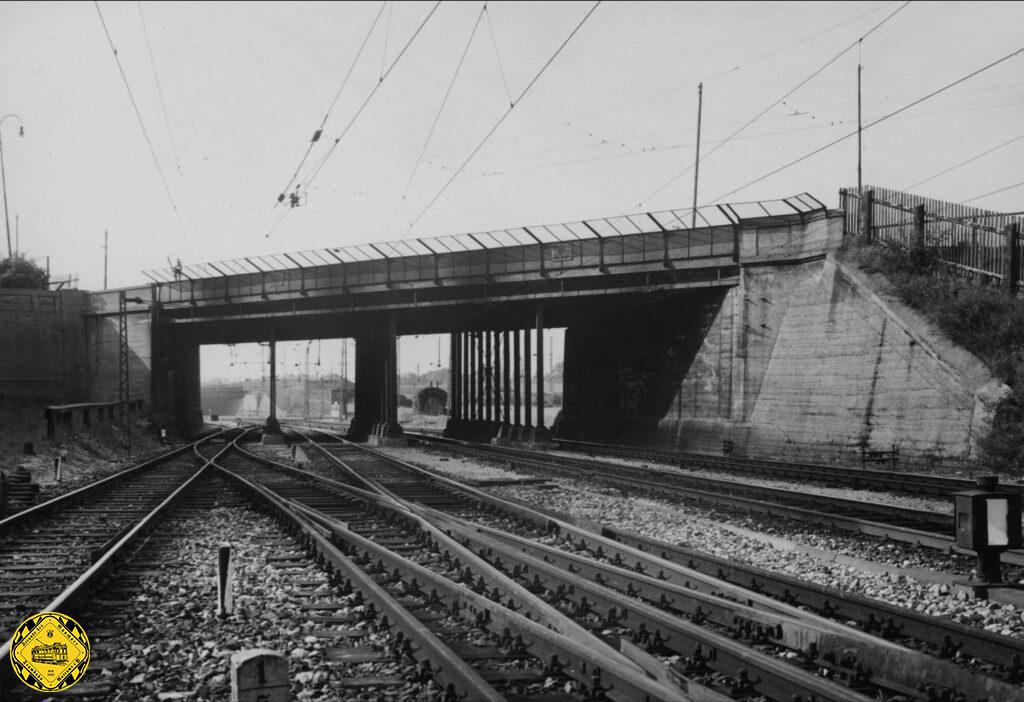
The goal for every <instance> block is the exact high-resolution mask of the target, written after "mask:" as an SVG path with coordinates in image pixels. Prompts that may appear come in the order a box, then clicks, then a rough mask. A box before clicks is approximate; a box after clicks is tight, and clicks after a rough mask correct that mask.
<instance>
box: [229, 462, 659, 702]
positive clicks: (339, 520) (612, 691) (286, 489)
mask: <svg viewBox="0 0 1024 702" xmlns="http://www.w3.org/2000/svg"><path fill="white" fill-rule="evenodd" d="M218 465H221V466H223V467H224V468H225V469H226V470H227V471H229V472H230V473H231V474H232V475H234V476H235V477H236V479H238V480H239V481H240V482H242V484H244V485H246V486H247V487H248V488H249V489H250V490H252V491H254V492H256V493H258V494H260V495H261V496H262V497H263V498H264V499H266V500H269V501H271V502H275V503H277V504H279V505H280V506H282V507H283V508H284V509H290V510H291V511H292V512H293V514H294V513H296V512H298V513H299V514H301V515H303V516H304V517H305V518H308V519H310V520H312V521H315V522H316V523H317V524H318V525H319V526H320V528H321V529H322V530H324V532H323V534H322V536H329V537H330V541H331V542H333V543H334V544H335V545H337V546H340V552H339V553H340V555H342V556H343V557H345V558H347V559H348V560H349V561H350V562H352V563H355V564H356V565H359V566H361V567H362V568H363V570H364V576H363V578H362V579H363V581H364V582H365V583H367V584H368V583H373V582H375V581H376V582H378V583H380V584H381V586H386V587H388V588H390V589H391V590H393V591H396V592H399V593H401V598H400V599H399V600H398V606H395V605H384V604H382V608H384V609H385V610H386V612H387V613H388V616H389V618H390V621H392V622H399V623H400V624H399V625H400V626H402V627H403V628H404V629H406V630H408V631H410V632H413V633H414V634H415V635H416V636H418V637H419V638H420V639H422V640H418V641H417V642H416V645H417V646H419V647H420V648H423V649H426V648H427V646H426V643H425V641H432V640H435V639H436V640H437V641H436V643H433V644H432V647H433V648H434V649H435V650H436V651H437V653H436V654H435V655H434V656H432V657H430V658H428V660H430V663H431V665H430V666H429V667H430V669H432V670H437V671H439V674H443V675H450V674H451V672H452V671H453V670H459V669H466V670H468V671H470V672H472V671H479V672H475V673H474V674H475V675H476V676H477V677H480V678H481V679H484V680H486V681H493V682H494V683H495V684H497V685H499V689H498V691H497V692H496V693H492V694H496V695H497V696H496V697H494V696H489V697H486V698H483V697H474V699H509V700H524V701H525V700H527V699H533V698H534V697H533V696H530V695H528V696H523V695H521V694H520V692H518V688H521V687H523V686H529V685H534V686H538V685H540V686H543V685H549V686H551V685H553V686H554V687H555V688H556V689H561V690H563V696H562V697H555V698H552V699H565V700H584V699H591V698H592V699H606V698H607V699H611V700H623V701H625V700H652V701H653V700H671V699H677V698H678V697H679V695H678V691H676V690H673V689H670V688H668V687H666V686H665V685H664V684H662V683H660V682H658V681H655V680H651V679H650V678H649V677H648V676H647V675H646V674H645V672H644V671H643V669H641V668H640V667H639V666H638V665H636V664H635V663H633V662H632V661H630V660H629V659H627V658H625V657H623V656H621V655H620V654H618V653H617V652H616V651H614V650H612V649H608V650H600V649H598V650H594V649H588V648H587V647H586V646H584V645H582V644H580V643H579V642H578V641H577V640H576V638H574V637H573V636H571V635H570V634H571V633H578V632H576V629H575V627H574V625H573V624H572V622H571V620H569V619H568V618H567V617H565V616H564V615H560V614H558V613H557V612H556V611H554V610H553V609H552V608H551V607H549V606H547V605H545V604H544V603H543V602H541V601H540V600H538V599H537V598H535V597H533V596H532V595H530V593H529V592H528V591H527V590H526V589H525V588H523V587H522V586H519V585H516V584H514V583H510V582H509V581H508V579H507V578H506V577H505V576H503V575H502V574H501V573H500V572H498V571H496V570H495V569H493V568H490V567H487V566H486V565H484V564H482V563H481V562H480V559H479V558H478V557H477V556H476V555H474V554H473V553H472V552H470V551H467V550H466V549H465V548H464V547H462V546H461V545H460V544H458V543H457V542H456V541H455V540H453V539H451V538H450V537H448V536H447V535H445V534H444V533H443V532H441V531H440V530H438V529H436V528H433V527H430V526H429V525H428V524H426V523H425V522H423V521H420V520H415V519H412V520H410V519H409V516H410V515H409V514H408V512H407V511H405V510H404V509H402V508H401V507H400V506H399V505H396V504H395V503H394V502H393V501H392V500H390V499H388V498H382V497H380V496H377V495H374V494H372V493H369V492H366V491H359V490H358V489H357V488H353V487H352V486H351V485H347V484H345V483H341V482H336V481H335V482H329V481H324V480H322V479H316V478H315V477H314V476H312V475H310V474H303V473H302V472H301V471H296V470H294V469H288V468H286V467H283V466H273V465H272V464H271V465H269V466H268V462H267V461H265V460H260V459H259V458H257V457H255V456H252V455H250V454H247V453H244V452H243V451H241V450H239V451H238V452H237V453H234V454H230V455H228V456H225V457H222V458H220V459H218ZM328 543H330V542H328ZM369 596H370V597H375V595H369ZM503 602H511V603H512V608H508V607H502V606H501V603H503ZM496 603H497V606H496ZM542 621H543V622H545V624H541V623H540V622H542ZM416 622H418V623H416ZM467 625H468V626H469V627H470V629H469V630H467V629H466V626H467ZM474 631H477V632H479V633H478V634H477V635H474ZM567 632H568V633H567ZM481 636H484V637H485V638H486V640H487V641H489V642H491V644H490V645H489V646H468V647H467V646H466V644H465V641H466V640H467V638H468V639H470V640H472V639H474V638H477V639H479V638H480V637H481ZM467 659H468V660H470V661H472V662H473V666H469V663H468V662H467ZM466 675H469V673H468V672H467V673H466ZM549 679H550V681H551V682H549ZM509 688H511V689H509Z"/></svg>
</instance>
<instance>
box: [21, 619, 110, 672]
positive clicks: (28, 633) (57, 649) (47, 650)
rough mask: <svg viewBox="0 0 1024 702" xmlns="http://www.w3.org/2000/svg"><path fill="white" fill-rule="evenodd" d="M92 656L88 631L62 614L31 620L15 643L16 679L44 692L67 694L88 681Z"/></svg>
mask: <svg viewBox="0 0 1024 702" xmlns="http://www.w3.org/2000/svg"><path fill="white" fill-rule="evenodd" d="M91 655H92V647H91V645H90V644H89V637H88V636H86V634H85V630H84V629H82V627H81V626H80V625H79V623H78V622H76V621H75V620H74V619H72V618H71V617H69V616H67V615H66V614H61V613H60V612H40V613H39V614H36V615H33V616H31V617H29V618H28V619H26V620H25V621H23V622H22V623H21V624H20V625H19V626H18V628H17V630H15V632H14V636H13V638H12V639H11V665H12V666H13V667H14V673H15V675H16V676H17V678H18V680H21V681H22V682H23V683H25V684H26V685H28V686H29V687H31V688H32V689H33V690H38V691H40V692H55V691H57V690H65V689H67V688H69V687H71V686H72V685H74V684H75V683H77V682H78V681H79V680H81V679H82V677H84V675H85V671H86V668H88V667H89V660H90V657H91Z"/></svg>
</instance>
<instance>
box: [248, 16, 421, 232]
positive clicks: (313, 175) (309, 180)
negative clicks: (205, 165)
mask: <svg viewBox="0 0 1024 702" xmlns="http://www.w3.org/2000/svg"><path fill="white" fill-rule="evenodd" d="M440 6H441V0H437V2H435V3H434V6H433V7H431V8H430V12H429V13H427V16H426V17H424V18H423V21H422V22H420V24H419V26H418V27H416V31H415V32H413V34H412V36H410V37H409V39H408V41H406V42H405V45H404V46H403V47H402V50H401V51H399V52H398V55H397V56H395V60H394V61H392V62H391V65H390V66H388V69H387V71H385V72H384V74H383V75H382V76H381V77H380V80H378V81H377V83H376V84H374V86H373V88H372V89H371V90H370V92H369V94H368V95H367V96H366V99H365V100H363V103H362V104H361V105H360V106H359V109H358V110H356V112H355V114H354V115H352V118H351V119H350V120H349V121H348V124H346V125H345V128H344V129H343V130H342V131H341V134H339V135H338V136H337V137H336V138H335V139H334V142H333V143H332V144H331V147H330V148H329V149H328V150H327V152H326V153H325V154H324V155H323V156H322V157H321V158H320V160H319V161H318V162H317V164H316V165H315V166H314V167H313V169H312V171H311V172H310V174H309V175H308V176H307V177H306V178H304V179H303V182H304V184H305V187H306V189H307V190H308V189H309V186H310V184H312V182H313V181H314V180H315V179H316V177H317V176H318V175H319V174H320V171H321V170H323V167H324V165H325V164H326V163H327V160H328V159H329V158H330V157H331V154H333V153H334V150H335V149H336V148H338V144H339V143H341V140H342V139H344V138H345V135H346V134H348V132H349V130H350V129H351V128H352V125H353V124H355V123H356V120H357V119H359V115H361V114H362V113H363V110H365V109H366V106H367V105H369V104H370V101H371V100H372V99H373V96H374V95H376V94H377V91H378V90H380V87H381V86H382V85H384V81H385V80H387V78H388V76H389V75H391V72H392V71H394V70H395V66H397V65H398V62H399V61H401V60H402V57H403V56H405V54H406V51H408V49H409V47H410V46H412V43H413V42H414V41H416V37H418V36H419V35H420V32H421V31H423V28H424V27H425V26H426V25H427V22H429V21H430V18H431V17H433V16H434V13H435V12H437V8H438V7H440ZM291 209H292V208H286V209H285V210H284V213H285V214H284V215H282V216H281V217H280V218H279V219H278V220H277V222H276V223H275V224H273V225H272V226H271V228H270V229H269V230H268V231H267V233H266V234H264V235H263V238H264V239H268V238H270V235H271V234H273V233H274V231H275V230H276V229H277V227H278V226H280V224H281V222H283V221H284V219H285V217H286V216H287V213H288V212H291Z"/></svg>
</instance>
